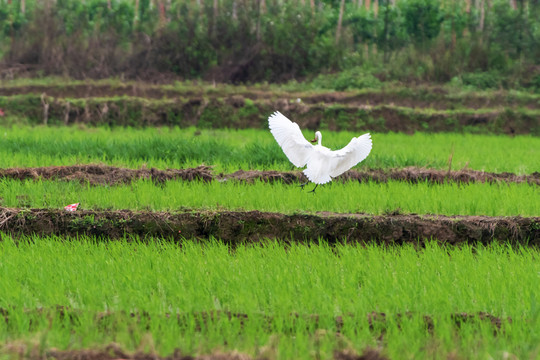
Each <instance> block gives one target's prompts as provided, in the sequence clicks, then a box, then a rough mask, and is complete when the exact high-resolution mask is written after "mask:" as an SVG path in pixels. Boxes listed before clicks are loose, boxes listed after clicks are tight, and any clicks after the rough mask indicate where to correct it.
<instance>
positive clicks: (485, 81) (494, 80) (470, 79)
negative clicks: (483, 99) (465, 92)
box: [461, 71, 502, 90]
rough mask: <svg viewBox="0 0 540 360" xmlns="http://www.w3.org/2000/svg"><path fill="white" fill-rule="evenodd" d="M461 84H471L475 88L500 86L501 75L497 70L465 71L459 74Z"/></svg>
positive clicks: (482, 88)
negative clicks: (465, 72)
mask: <svg viewBox="0 0 540 360" xmlns="http://www.w3.org/2000/svg"><path fill="white" fill-rule="evenodd" d="M461 81H462V82H463V85H469V86H473V87H475V88H477V89H480V90H484V89H494V88H498V87H501V85H502V82H501V75H500V74H499V73H497V72H494V71H492V72H489V71H486V72H476V73H467V74H463V75H462V76H461Z"/></svg>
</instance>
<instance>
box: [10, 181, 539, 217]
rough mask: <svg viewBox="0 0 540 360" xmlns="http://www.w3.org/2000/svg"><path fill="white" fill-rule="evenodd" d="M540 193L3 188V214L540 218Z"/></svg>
mask: <svg viewBox="0 0 540 360" xmlns="http://www.w3.org/2000/svg"><path fill="white" fill-rule="evenodd" d="M539 191H540V190H539V188H538V186H537V185H529V184H525V183H509V184H507V183H501V184H489V183H470V184H459V183H449V184H441V185H433V184H429V183H426V182H424V183H418V184H412V183H409V182H402V181H389V182H388V183H374V182H366V183H357V182H347V183H337V182H336V183H331V184H329V185H326V186H324V187H322V188H321V187H319V188H318V189H317V192H316V193H315V194H313V193H309V192H308V191H307V190H301V189H300V188H299V187H298V186H297V185H295V184H293V185H285V184H282V183H280V182H277V183H272V184H269V183H264V182H262V181H256V182H254V183H253V184H246V183H240V182H234V181H231V182H218V181H212V182H208V183H203V182H199V181H182V180H175V181H168V182H166V183H165V184H161V185H156V184H154V183H153V182H152V181H150V180H137V181H134V182H132V183H130V184H128V185H118V186H91V185H85V184H80V183H78V182H64V181H52V180H43V181H30V180H27V181H18V180H12V179H3V180H0V194H1V196H2V204H3V206H8V207H37V208H61V207H63V206H65V205H67V204H71V203H74V202H80V203H81V208H83V209H84V208H86V209H104V208H112V209H133V210H144V209H150V210H154V211H162V210H167V211H171V210H172V211H175V210H182V209H186V208H188V209H212V210H219V209H237V210H260V211H272V212H282V213H294V212H317V211H331V212H338V213H370V214H383V213H388V212H394V211H398V212H402V213H418V214H445V215H488V216H516V215H521V216H538V215H539V214H540V202H538V201H531V199H536V198H538V196H539Z"/></svg>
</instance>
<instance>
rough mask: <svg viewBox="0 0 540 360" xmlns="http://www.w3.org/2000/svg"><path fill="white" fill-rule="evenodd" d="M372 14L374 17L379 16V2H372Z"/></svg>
mask: <svg viewBox="0 0 540 360" xmlns="http://www.w3.org/2000/svg"><path fill="white" fill-rule="evenodd" d="M373 13H374V14H375V17H377V15H379V0H373Z"/></svg>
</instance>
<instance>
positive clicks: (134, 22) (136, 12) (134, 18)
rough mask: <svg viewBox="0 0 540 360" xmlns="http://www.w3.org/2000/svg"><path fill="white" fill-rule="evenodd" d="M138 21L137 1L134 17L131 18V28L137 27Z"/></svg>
mask: <svg viewBox="0 0 540 360" xmlns="http://www.w3.org/2000/svg"><path fill="white" fill-rule="evenodd" d="M138 21H139V0H135V15H134V17H133V27H134V28H135V27H137V23H138Z"/></svg>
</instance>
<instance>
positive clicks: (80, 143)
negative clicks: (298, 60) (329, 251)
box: [0, 127, 540, 174]
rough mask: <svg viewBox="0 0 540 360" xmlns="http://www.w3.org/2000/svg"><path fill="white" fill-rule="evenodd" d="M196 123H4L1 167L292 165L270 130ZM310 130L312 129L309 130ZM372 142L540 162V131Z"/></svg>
mask: <svg viewBox="0 0 540 360" xmlns="http://www.w3.org/2000/svg"><path fill="white" fill-rule="evenodd" d="M197 131H198V130H196V129H194V128H188V129H179V128H173V129H169V128H148V129H132V128H113V129H109V128H102V127H101V128H82V129H81V128H77V127H9V128H8V127H3V128H0V145H1V146H0V167H2V168H7V167H31V166H49V165H73V164H87V163H106V164H112V165H117V166H125V167H131V168H138V167H140V166H143V165H146V166H148V167H156V168H182V167H192V166H197V165H199V164H201V163H204V164H206V165H215V166H216V167H215V171H220V172H221V171H225V172H231V171H236V170H238V169H239V168H242V169H271V170H291V169H294V166H292V164H291V163H290V162H289V161H288V159H287V158H286V156H285V155H284V154H283V152H282V151H281V149H280V148H279V146H278V145H277V143H276V142H275V140H274V138H273V137H272V135H271V134H270V132H269V131H266V130H238V131H235V130H200V135H195V134H196V133H198V132H197ZM304 134H305V136H306V138H309V137H313V134H312V133H311V132H309V131H306V132H305V133H304ZM358 135H361V134H359V133H350V132H339V133H336V132H331V131H323V145H325V146H327V147H330V148H331V149H337V148H341V147H343V146H345V145H346V144H347V143H348V142H349V141H350V139H351V138H352V137H353V136H358ZM372 137H373V150H372V152H371V154H370V155H369V157H368V158H367V159H366V160H365V161H364V162H362V163H361V164H360V165H358V166H357V167H355V168H357V169H362V168H364V169H365V168H392V167H405V166H418V167H428V168H437V169H447V168H448V159H449V157H450V156H451V155H453V160H452V169H454V170H457V169H462V168H464V167H468V168H470V169H474V170H483V171H489V172H512V173H517V174H530V173H532V172H535V171H538V170H539V169H540V138H539V137H532V136H515V137H506V136H487V135H470V134H423V133H417V134H415V135H405V134H394V133H389V134H373V135H372Z"/></svg>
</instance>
